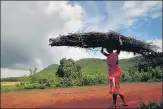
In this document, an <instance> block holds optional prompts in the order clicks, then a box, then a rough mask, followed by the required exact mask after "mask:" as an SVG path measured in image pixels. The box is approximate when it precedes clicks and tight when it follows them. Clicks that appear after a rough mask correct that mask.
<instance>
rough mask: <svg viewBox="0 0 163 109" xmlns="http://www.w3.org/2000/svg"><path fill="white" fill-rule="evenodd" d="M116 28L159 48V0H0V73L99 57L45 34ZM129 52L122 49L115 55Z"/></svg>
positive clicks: (21, 72) (17, 72)
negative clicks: (54, 42)
mask: <svg viewBox="0 0 163 109" xmlns="http://www.w3.org/2000/svg"><path fill="white" fill-rule="evenodd" d="M109 30H115V31H118V32H120V33H121V34H124V35H128V36H132V37H136V38H137V39H140V40H145V41H148V42H149V41H152V42H153V43H155V44H156V45H157V46H159V47H162V3H161V1H115V2H112V1H100V2H98V1H87V2H84V1H78V2H76V1H71V2H68V1H46V2H44V1H2V2H1V77H14V76H22V75H28V74H29V72H28V69H30V68H35V67H36V68H38V69H42V68H45V67H47V66H49V65H51V64H59V60H60V59H62V58H72V59H74V60H78V59H81V58H102V59H105V57H104V56H103V55H101V54H100V52H96V53H95V52H93V51H89V52H88V51H85V50H84V49H79V48H68V47H52V48H51V47H50V46H48V44H49V43H48V39H49V38H51V37H58V35H59V34H67V33H70V32H76V31H102V32H107V31H109ZM132 56H133V54H132V53H126V52H121V54H120V56H119V58H120V59H122V58H130V57H132Z"/></svg>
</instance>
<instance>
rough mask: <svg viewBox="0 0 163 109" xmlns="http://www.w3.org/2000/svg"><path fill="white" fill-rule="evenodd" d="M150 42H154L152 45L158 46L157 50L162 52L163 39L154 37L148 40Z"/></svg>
mask: <svg viewBox="0 0 163 109" xmlns="http://www.w3.org/2000/svg"><path fill="white" fill-rule="evenodd" d="M147 42H148V43H152V45H155V46H157V48H156V51H158V52H162V51H163V50H162V40H159V39H153V40H148V41H147Z"/></svg>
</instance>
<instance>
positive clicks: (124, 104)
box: [120, 103, 128, 107]
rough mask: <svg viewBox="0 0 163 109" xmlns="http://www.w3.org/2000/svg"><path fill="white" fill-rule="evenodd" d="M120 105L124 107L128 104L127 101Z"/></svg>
mask: <svg viewBox="0 0 163 109" xmlns="http://www.w3.org/2000/svg"><path fill="white" fill-rule="evenodd" d="M120 106H123V107H126V106H128V104H127V103H122V104H121V105H120Z"/></svg>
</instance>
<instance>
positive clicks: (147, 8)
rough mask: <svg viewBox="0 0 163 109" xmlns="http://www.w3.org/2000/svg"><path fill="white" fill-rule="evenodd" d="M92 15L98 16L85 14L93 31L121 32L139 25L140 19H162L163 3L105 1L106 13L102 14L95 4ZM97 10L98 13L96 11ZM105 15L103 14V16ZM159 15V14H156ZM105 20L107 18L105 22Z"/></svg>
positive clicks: (92, 7)
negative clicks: (123, 29) (120, 30)
mask: <svg viewBox="0 0 163 109" xmlns="http://www.w3.org/2000/svg"><path fill="white" fill-rule="evenodd" d="M90 7H91V10H95V11H93V12H92V13H94V12H95V13H96V16H89V14H90V13H85V19H86V21H87V22H89V23H90V24H91V27H90V28H92V29H91V30H98V31H108V30H119V29H122V28H129V27H132V26H136V25H139V23H141V22H139V21H140V19H139V18H140V17H143V19H146V17H152V18H154V19H155V18H159V17H160V18H161V17H162V14H160V12H161V9H162V1H124V2H113V1H105V6H104V7H103V8H104V10H103V11H105V13H107V14H106V15H104V12H102V11H101V12H100V9H99V8H97V6H95V5H94V4H92V5H90ZM96 10H97V11H96ZM102 13H103V14H102ZM156 13H157V14H156ZM104 18H106V19H105V20H104Z"/></svg>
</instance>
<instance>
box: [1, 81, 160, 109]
mask: <svg viewBox="0 0 163 109" xmlns="http://www.w3.org/2000/svg"><path fill="white" fill-rule="evenodd" d="M121 88H122V89H123V90H124V94H125V99H126V101H127V103H128V105H129V106H128V107H127V108H133V107H137V106H139V101H140V99H142V100H145V101H149V100H154V101H157V102H160V101H161V100H162V83H145V84H144V83H136V84H121ZM108 90H109V87H108V86H87V87H78V88H60V89H45V90H39V91H23V92H10V93H2V94H1V100H2V101H1V108H108V106H109V105H111V103H112V96H111V95H109V94H108ZM120 103H121V100H120V98H119V96H118V101H117V105H119V104H120Z"/></svg>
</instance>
